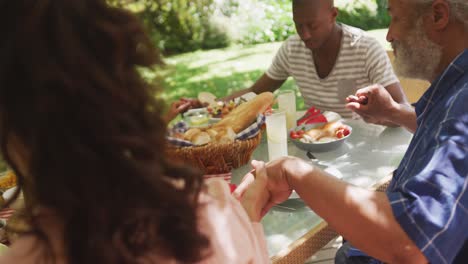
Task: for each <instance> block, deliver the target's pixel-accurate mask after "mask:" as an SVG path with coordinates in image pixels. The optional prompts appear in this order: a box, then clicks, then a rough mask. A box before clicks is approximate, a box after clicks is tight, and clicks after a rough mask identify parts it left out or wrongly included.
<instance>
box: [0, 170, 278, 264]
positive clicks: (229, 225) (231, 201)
mask: <svg viewBox="0 0 468 264" xmlns="http://www.w3.org/2000/svg"><path fill="white" fill-rule="evenodd" d="M207 187H208V188H207V192H206V193H204V194H202V195H200V201H201V202H202V203H204V204H205V205H204V206H201V207H200V208H201V212H200V222H199V223H200V230H201V231H202V232H203V233H204V234H206V235H207V237H209V238H210V244H211V252H212V255H211V256H210V257H209V258H207V259H205V260H203V261H201V262H200V263H203V264H211V263H213V264H214V263H216V264H218V263H225V264H256V263H270V260H269V258H268V253H267V248H266V242H265V239H264V234H263V228H262V226H261V224H260V223H253V222H251V221H250V219H249V217H248V216H247V214H246V212H245V211H244V209H243V207H242V205H241V204H240V203H239V202H238V201H237V200H236V199H235V198H234V197H233V196H232V195H231V193H230V190H229V187H228V185H227V183H226V182H225V181H223V180H219V179H213V180H208V181H207ZM49 223H50V222H49ZM47 226H49V227H50V228H48V229H46V230H45V231H46V233H48V234H49V236H50V240H51V243H52V245H53V248H54V252H56V253H55V254H56V257H57V259H56V263H57V264H59V263H60V264H61V263H63V264H66V263H67V262H65V261H64V259H65V258H64V257H63V251H62V248H61V247H60V245H61V244H62V243H60V238H59V237H60V236H59V235H58V234H59V233H58V230H59V228H60V225H57V224H49V225H47ZM37 243H40V242H39V241H38V240H37V238H35V237H33V236H24V237H22V238H20V239H18V240H17V241H15V243H14V244H13V245H12V247H11V248H10V249H9V250H8V251H7V252H6V253H5V255H3V256H2V257H0V263H5V264H6V263H15V264H29V263H31V264H32V263H38V260H41V259H42V254H41V251H40V250H41V247H38V244H37ZM38 258H39V259H38ZM139 263H145V264H146V263H176V261H175V260H173V259H166V258H162V257H160V256H157V255H154V256H153V255H152V254H150V255H149V256H147V257H145V258H144V259H142V260H141V261H139Z"/></svg>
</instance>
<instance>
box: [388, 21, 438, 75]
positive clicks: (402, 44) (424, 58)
mask: <svg viewBox="0 0 468 264" xmlns="http://www.w3.org/2000/svg"><path fill="white" fill-rule="evenodd" d="M392 47H393V49H394V50H396V51H397V56H396V57H395V72H396V73H397V75H398V76H401V77H406V78H415V79H422V80H427V81H431V79H432V78H433V77H434V74H435V71H436V69H437V67H438V66H439V64H440V60H441V58H442V47H440V46H439V45H437V44H436V43H434V42H432V41H431V40H430V39H429V38H428V37H427V35H426V34H425V33H424V29H423V21H422V18H419V19H418V20H417V21H416V23H415V27H414V29H412V30H410V31H409V32H408V35H407V37H406V38H405V39H404V40H403V41H393V42H392Z"/></svg>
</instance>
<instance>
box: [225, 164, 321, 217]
mask: <svg viewBox="0 0 468 264" xmlns="http://www.w3.org/2000/svg"><path fill="white" fill-rule="evenodd" d="M252 164H254V162H252ZM254 166H255V165H254ZM310 169H312V166H310V165H309V164H307V163H306V162H304V161H303V160H301V159H298V158H293V157H284V158H280V159H278V160H274V161H272V162H269V163H268V164H266V176H267V184H266V189H267V191H268V192H269V199H268V201H267V203H266V204H264V205H263V208H262V212H261V216H263V215H264V214H266V213H267V212H268V210H269V209H270V208H271V207H273V206H275V205H276V204H279V203H282V202H284V201H285V200H287V199H288V197H289V196H290V195H291V192H292V187H291V185H290V182H289V179H288V177H294V176H296V175H301V174H304V173H305V171H309V170H310ZM290 175H292V176H290ZM256 177H257V178H256ZM256 177H255V175H254V174H253V173H249V174H247V175H245V176H244V179H243V180H242V182H241V183H240V184H239V186H238V187H237V189H236V190H235V191H234V196H236V197H237V198H238V199H239V200H241V201H242V198H243V196H244V195H245V194H246V193H247V192H248V191H249V190H250V189H251V188H253V187H252V186H253V184H254V183H255V182H256V181H257V180H258V175H257V176H256Z"/></svg>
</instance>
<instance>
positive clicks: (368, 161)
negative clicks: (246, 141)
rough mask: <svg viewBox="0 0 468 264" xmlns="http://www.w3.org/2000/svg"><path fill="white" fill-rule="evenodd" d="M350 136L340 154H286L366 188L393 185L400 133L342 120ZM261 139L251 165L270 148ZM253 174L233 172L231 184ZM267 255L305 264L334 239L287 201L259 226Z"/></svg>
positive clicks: (403, 136)
mask: <svg viewBox="0 0 468 264" xmlns="http://www.w3.org/2000/svg"><path fill="white" fill-rule="evenodd" d="M344 123H346V124H348V125H350V126H351V127H352V128H353V130H352V134H351V135H350V136H349V138H347V140H346V141H345V142H344V144H343V145H342V146H340V147H339V148H338V149H335V150H332V151H328V152H322V153H318V152H317V153H313V155H314V156H315V157H316V158H317V159H316V160H310V159H309V158H308V156H307V155H306V152H305V151H303V150H301V149H298V148H297V147H296V146H295V145H294V144H293V143H292V142H288V153H289V155H290V156H296V157H299V158H302V159H305V160H308V161H309V162H311V163H313V164H314V165H316V166H319V167H320V168H322V169H324V170H325V171H327V172H329V173H330V174H332V175H333V176H335V177H338V178H340V179H342V180H344V181H346V182H349V183H351V184H354V185H358V186H361V187H364V188H374V189H376V188H378V187H379V186H382V185H383V184H384V183H386V182H388V181H389V180H390V179H391V174H392V172H393V171H394V170H395V169H396V168H397V166H398V164H399V163H400V161H401V159H402V158H403V155H404V153H405V151H406V149H407V147H408V144H409V142H410V140H411V137H412V134H411V133H409V132H408V131H406V130H405V129H403V128H389V127H384V126H378V125H372V124H367V123H365V122H364V121H362V120H351V119H350V120H345V121H344ZM265 138H266V136H264V137H263V139H262V141H261V143H260V144H259V146H258V147H257V149H256V150H255V151H254V153H253V155H252V159H257V160H265V161H266V160H267V159H268V147H267V142H266V140H265ZM249 170H251V166H250V164H247V165H244V166H242V167H240V168H237V169H235V170H233V174H232V182H233V183H235V184H239V183H240V181H241V180H242V177H243V176H244V175H245V174H246V173H247V172H248V171H249ZM262 225H263V228H264V231H265V237H266V241H267V245H268V253H269V255H270V257H271V260H272V262H273V263H304V261H305V260H306V259H308V258H309V257H311V256H312V255H314V254H315V253H316V252H317V251H318V250H320V249H321V248H322V247H323V246H325V245H326V244H327V243H328V242H329V241H331V240H332V239H333V238H334V237H336V236H337V234H336V233H335V232H334V231H333V230H332V229H331V228H329V227H328V225H327V223H326V222H325V221H324V220H323V219H321V218H320V217H319V216H317V215H316V214H315V213H314V212H313V211H312V210H310V209H309V208H308V207H307V206H306V205H305V204H304V203H303V202H302V200H300V199H289V200H288V201H286V202H285V203H283V204H281V205H279V206H276V207H274V208H272V209H271V210H270V212H268V214H267V215H265V217H264V218H263V220H262Z"/></svg>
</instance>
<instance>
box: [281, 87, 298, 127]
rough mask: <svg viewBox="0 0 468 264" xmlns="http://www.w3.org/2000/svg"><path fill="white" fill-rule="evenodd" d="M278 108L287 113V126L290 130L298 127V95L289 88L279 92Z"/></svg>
mask: <svg viewBox="0 0 468 264" xmlns="http://www.w3.org/2000/svg"><path fill="white" fill-rule="evenodd" d="M277 100H278V108H279V110H281V111H284V112H285V113H286V127H287V130H288V131H289V130H290V129H293V128H294V127H296V95H295V93H294V91H292V90H288V91H284V92H281V93H279V94H278V97H277Z"/></svg>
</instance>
